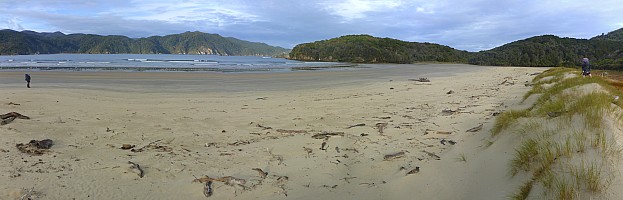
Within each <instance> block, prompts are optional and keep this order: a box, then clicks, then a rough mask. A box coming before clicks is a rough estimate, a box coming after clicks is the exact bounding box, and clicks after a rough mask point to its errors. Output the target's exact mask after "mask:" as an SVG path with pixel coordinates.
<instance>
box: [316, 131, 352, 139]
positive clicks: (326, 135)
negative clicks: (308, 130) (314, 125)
mask: <svg viewBox="0 0 623 200" xmlns="http://www.w3.org/2000/svg"><path fill="white" fill-rule="evenodd" d="M331 136H344V132H322V133H318V134H314V135H312V138H314V139H325V138H329V137H331Z"/></svg>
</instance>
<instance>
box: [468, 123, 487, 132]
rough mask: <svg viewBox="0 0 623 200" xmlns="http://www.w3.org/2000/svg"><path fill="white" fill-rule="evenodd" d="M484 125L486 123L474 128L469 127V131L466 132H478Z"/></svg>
mask: <svg viewBox="0 0 623 200" xmlns="http://www.w3.org/2000/svg"><path fill="white" fill-rule="evenodd" d="M483 126H484V124H480V125H478V126H476V127H474V128H470V129H467V131H465V132H478V131H480V130H482V127H483Z"/></svg>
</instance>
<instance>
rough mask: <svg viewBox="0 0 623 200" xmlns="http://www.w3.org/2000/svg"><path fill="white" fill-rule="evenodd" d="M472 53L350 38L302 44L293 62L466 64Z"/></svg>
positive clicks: (293, 57) (294, 55) (363, 36)
mask: <svg viewBox="0 0 623 200" xmlns="http://www.w3.org/2000/svg"><path fill="white" fill-rule="evenodd" d="M468 55H469V52H467V51H459V50H456V49H453V48H450V47H448V46H443V45H438V44H432V43H418V42H405V41H400V40H396V39H391V38H377V37H372V36H369V35H347V36H342V37H339V38H333V39H330V40H323V41H317V42H312V43H306V44H299V45H297V46H296V47H294V49H292V51H291V52H290V59H295V60H306V61H330V62H354V63H413V62H420V61H436V62H463V63H464V62H467V58H468Z"/></svg>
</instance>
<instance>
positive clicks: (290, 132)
mask: <svg viewBox="0 0 623 200" xmlns="http://www.w3.org/2000/svg"><path fill="white" fill-rule="evenodd" d="M276 131H277V132H279V133H288V134H293V133H307V131H306V130H286V129H277V130H276Z"/></svg>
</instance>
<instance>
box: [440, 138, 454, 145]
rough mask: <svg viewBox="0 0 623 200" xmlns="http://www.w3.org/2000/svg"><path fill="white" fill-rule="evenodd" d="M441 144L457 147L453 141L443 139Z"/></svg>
mask: <svg viewBox="0 0 623 200" xmlns="http://www.w3.org/2000/svg"><path fill="white" fill-rule="evenodd" d="M440 142H441V144H443V145H446V143H448V144H450V145H455V144H456V142H455V141H453V140H446V139H441V141H440Z"/></svg>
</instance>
